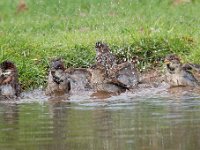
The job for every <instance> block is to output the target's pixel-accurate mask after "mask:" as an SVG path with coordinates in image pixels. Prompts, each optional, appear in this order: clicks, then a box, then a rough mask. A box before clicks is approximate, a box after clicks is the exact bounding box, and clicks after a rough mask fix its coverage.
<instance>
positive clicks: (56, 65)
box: [51, 58, 65, 71]
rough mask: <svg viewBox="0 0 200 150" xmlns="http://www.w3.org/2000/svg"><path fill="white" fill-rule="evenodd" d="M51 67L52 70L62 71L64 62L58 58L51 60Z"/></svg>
mask: <svg viewBox="0 0 200 150" xmlns="http://www.w3.org/2000/svg"><path fill="white" fill-rule="evenodd" d="M51 69H52V70H63V71H64V70H65V65H64V62H63V61H62V60H61V59H60V58H59V59H55V60H52V63H51Z"/></svg>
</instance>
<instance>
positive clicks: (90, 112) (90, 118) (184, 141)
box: [0, 95, 200, 150]
mask: <svg viewBox="0 0 200 150" xmlns="http://www.w3.org/2000/svg"><path fill="white" fill-rule="evenodd" d="M118 98H119V99H118V100H116V97H115V98H111V99H109V100H107V101H106V100H104V101H97V100H96V99H95V100H94V101H92V100H91V101H90V100H88V101H78V102H75V101H69V100H67V101H64V102H63V101H62V102H61V101H46V102H43V103H42V104H40V103H38V102H35V103H18V104H5V103H0V149H24V148H26V147H28V149H42V150H44V149H48V150H54V149H58V150H65V149H92V150H93V149H95V150H96V149H105V150H117V149H120V150H121V149H137V150H138V149H147V150H155V149H175V150H184V149H185V150H187V149H199V148H200V143H199V141H200V134H199V133H200V97H199V96H195V95H194V96H193V97H188V96H185V97H184V95H181V97H179V98H178V97H176V99H174V98H172V97H166V95H165V97H151V98H145V99H144V98H142V97H137V98H131V96H129V95H127V96H126V99H121V98H122V97H118Z"/></svg>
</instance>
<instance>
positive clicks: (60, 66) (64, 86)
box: [45, 59, 71, 96]
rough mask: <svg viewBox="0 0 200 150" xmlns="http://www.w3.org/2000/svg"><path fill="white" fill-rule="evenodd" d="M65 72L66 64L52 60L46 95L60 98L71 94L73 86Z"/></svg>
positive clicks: (58, 60) (59, 60)
mask: <svg viewBox="0 0 200 150" xmlns="http://www.w3.org/2000/svg"><path fill="white" fill-rule="evenodd" d="M65 70H66V68H65V65H64V62H63V61H62V60H61V59H55V60H52V62H51V67H50V71H49V75H48V81H47V88H46V92H45V93H46V95H50V96H52V95H54V96H59V95H64V94H67V93H69V91H70V89H71V85H70V82H69V79H68V76H67V75H66V73H65Z"/></svg>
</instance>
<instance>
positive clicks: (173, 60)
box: [164, 54, 182, 71]
mask: <svg viewBox="0 0 200 150" xmlns="http://www.w3.org/2000/svg"><path fill="white" fill-rule="evenodd" d="M164 63H165V65H166V67H167V69H169V70H170V71H174V70H176V69H179V68H180V67H181V65H182V64H181V61H180V58H179V57H178V56H177V55H176V54H170V55H167V56H166V57H165V60H164Z"/></svg>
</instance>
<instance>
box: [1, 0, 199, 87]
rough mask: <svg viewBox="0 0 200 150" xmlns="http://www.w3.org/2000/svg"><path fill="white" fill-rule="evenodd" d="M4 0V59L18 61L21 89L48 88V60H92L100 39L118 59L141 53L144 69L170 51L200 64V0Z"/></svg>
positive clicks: (71, 64)
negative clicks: (20, 7)
mask: <svg viewBox="0 0 200 150" xmlns="http://www.w3.org/2000/svg"><path fill="white" fill-rule="evenodd" d="M26 3H27V6H28V10H27V11H25V12H21V13H18V14H16V8H17V4H18V0H1V1H0V61H3V60H6V59H9V60H12V61H14V62H15V63H16V65H17V67H18V69H19V74H20V82H21V83H22V87H23V89H32V88H37V87H39V86H44V85H45V83H46V76H47V70H48V65H49V61H50V60H51V59H52V58H55V57H62V58H64V59H65V63H66V66H67V67H88V66H89V65H90V64H92V63H93V62H94V57H95V51H94V44H95V42H96V41H99V40H101V41H104V42H106V43H108V45H109V46H110V47H111V50H112V51H113V52H114V53H115V54H117V56H118V58H123V57H126V58H130V57H132V56H134V55H137V56H139V58H140V62H139V65H138V66H139V67H140V68H146V67H148V66H150V65H152V64H155V63H157V64H158V65H160V64H162V62H161V60H162V58H163V57H164V56H165V55H166V54H168V53H177V54H178V55H180V56H181V57H182V59H183V61H187V62H189V61H190V62H194V63H200V59H199V58H200V43H199V41H200V13H199V8H200V2H198V1H197V0H196V1H192V2H190V3H184V4H179V5H173V3H172V0H57V1H55V0H40V1H32V0H26Z"/></svg>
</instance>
